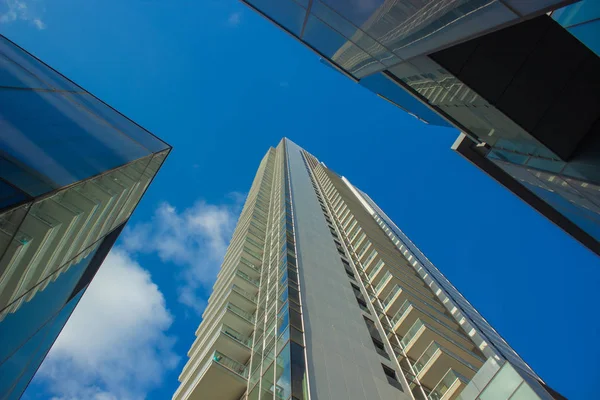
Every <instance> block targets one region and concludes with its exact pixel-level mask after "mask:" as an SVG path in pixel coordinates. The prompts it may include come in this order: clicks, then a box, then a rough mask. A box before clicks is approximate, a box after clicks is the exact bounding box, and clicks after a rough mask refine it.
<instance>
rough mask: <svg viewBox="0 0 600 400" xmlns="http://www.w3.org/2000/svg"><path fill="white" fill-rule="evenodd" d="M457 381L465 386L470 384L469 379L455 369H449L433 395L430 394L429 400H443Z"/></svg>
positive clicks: (433, 391)
mask: <svg viewBox="0 0 600 400" xmlns="http://www.w3.org/2000/svg"><path fill="white" fill-rule="evenodd" d="M456 381H461V382H463V383H464V384H465V385H466V384H468V383H469V379H467V378H466V377H464V376H463V375H461V374H459V373H458V372H456V371H454V370H453V369H449V370H448V372H446V375H444V377H443V378H442V379H441V380H440V381H439V382H438V384H437V385H436V386H435V387H434V388H433V390H432V391H431V393H429V400H442V398H443V397H444V395H445V394H446V392H447V391H448V390H449V389H450V388H451V387H452V385H454V383H456Z"/></svg>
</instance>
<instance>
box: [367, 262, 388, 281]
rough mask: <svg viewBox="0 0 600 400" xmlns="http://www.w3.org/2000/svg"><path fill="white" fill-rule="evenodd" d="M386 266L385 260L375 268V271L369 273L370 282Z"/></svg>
mask: <svg viewBox="0 0 600 400" xmlns="http://www.w3.org/2000/svg"><path fill="white" fill-rule="evenodd" d="M384 265H385V263H384V262H383V260H379V261H378V262H377V265H376V266H375V268H373V271H371V272H370V273H369V280H371V279H373V278H374V277H375V275H377V274H378V273H379V271H381V268H383V266H384Z"/></svg>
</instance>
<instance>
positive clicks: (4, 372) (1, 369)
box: [0, 320, 53, 399]
mask: <svg viewBox="0 0 600 400" xmlns="http://www.w3.org/2000/svg"><path fill="white" fill-rule="evenodd" d="M52 322H53V320H52V321H50V323H49V324H47V325H46V326H45V327H44V328H42V329H40V330H39V331H38V332H37V333H36V334H35V335H34V336H33V337H31V338H30V339H29V340H28V341H27V342H26V343H25V344H23V345H22V346H21V347H20V348H19V349H18V350H17V351H16V352H15V353H14V354H12V355H11V357H10V358H9V359H8V360H6V361H5V362H3V363H2V364H0V393H2V394H3V396H4V395H5V394H6V393H9V392H12V389H13V388H14V386H15V384H16V383H17V382H18V381H19V380H20V379H21V378H22V375H23V374H24V372H25V370H26V369H27V366H28V365H29V364H30V363H31V362H32V361H34V360H33V359H34V358H35V355H36V354H38V349H39V348H40V347H41V346H40V345H41V344H42V342H43V341H44V338H45V337H46V334H47V333H48V329H46V328H47V327H50V326H51V325H52ZM2 398H3V399H5V398H6V397H2Z"/></svg>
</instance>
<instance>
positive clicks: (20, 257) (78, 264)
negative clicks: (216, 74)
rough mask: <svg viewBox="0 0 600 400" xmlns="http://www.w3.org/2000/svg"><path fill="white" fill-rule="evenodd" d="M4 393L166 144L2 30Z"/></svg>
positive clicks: (68, 304) (20, 378)
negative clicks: (39, 58)
mask: <svg viewBox="0 0 600 400" xmlns="http://www.w3.org/2000/svg"><path fill="white" fill-rule="evenodd" d="M0 70H1V71H2V74H0V87H1V88H0V397H1V398H3V399H18V398H19V397H20V396H21V394H22V393H23V391H24V390H25V388H26V386H27V384H28V383H29V381H30V379H31V378H32V377H33V374H34V373H35V371H36V370H37V368H38V367H39V365H40V364H41V362H42V360H43V358H44V357H45V355H46V353H47V352H48V350H49V349H50V347H51V345H52V343H53V342H54V340H55V339H56V337H57V336H58V333H59V332H60V330H61V329H62V327H63V326H64V324H65V323H66V321H67V319H68V318H69V316H70V315H71V312H72V311H73V309H74V307H75V306H76V304H77V302H78V301H79V299H80V298H81V295H82V294H83V293H84V291H85V289H86V287H87V285H88V283H89V282H90V280H91V279H92V278H93V276H94V275H95V273H96V271H97V270H98V268H99V267H100V265H101V263H102V261H103V260H104V257H105V256H106V255H107V253H108V251H109V250H110V249H111V247H112V245H113V244H114V242H115V241H116V239H117V237H118V235H119V233H120V232H121V230H122V229H123V226H124V225H125V223H126V222H127V220H128V219H129V217H130V216H131V213H132V212H133V210H134V208H135V207H136V205H137V204H138V202H139V201H140V199H141V197H142V195H143V194H144V192H145V190H146V189H147V187H148V185H149V184H150V182H151V180H152V178H153V177H154V176H155V174H156V173H157V171H158V169H159V168H160V166H161V165H162V163H163V162H164V159H165V157H166V156H167V155H168V153H169V151H170V146H169V145H167V144H166V143H164V142H162V141H161V140H160V139H158V138H156V137H155V136H153V135H152V134H151V133H149V132H148V131H146V130H144V129H143V128H141V127H139V126H138V125H136V124H135V123H134V122H132V121H131V120H129V119H127V118H126V117H124V116H123V115H121V114H120V113H118V112H117V111H116V110H114V109H112V108H110V107H109V106H107V105H106V104H105V103H102V102H101V101H100V100H98V99H97V98H95V97H94V96H92V95H91V94H89V93H88V92H86V91H85V90H83V89H82V88H80V87H79V86H77V85H76V84H74V83H73V82H71V81H69V80H68V79H66V78H65V77H63V76H62V75H60V74H59V73H57V72H56V71H54V70H52V69H51V68H49V67H48V66H47V65H45V64H43V63H42V62H41V61H39V60H37V59H36V58H34V57H32V56H31V55H30V54H28V53H27V52H25V51H24V50H22V49H21V48H19V47H18V46H16V45H15V44H13V43H11V42H10V41H8V40H7V39H5V38H3V37H0Z"/></svg>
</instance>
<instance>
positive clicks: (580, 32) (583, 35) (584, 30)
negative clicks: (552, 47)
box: [569, 2, 600, 55]
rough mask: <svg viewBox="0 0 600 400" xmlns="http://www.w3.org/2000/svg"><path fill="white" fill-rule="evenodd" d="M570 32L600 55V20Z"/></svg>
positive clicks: (571, 29)
mask: <svg viewBox="0 0 600 400" xmlns="http://www.w3.org/2000/svg"><path fill="white" fill-rule="evenodd" d="M598 4H600V2H599V3H598ZM569 32H571V34H572V35H573V36H575V37H576V38H577V39H579V40H580V41H581V42H582V43H583V44H585V45H586V46H587V47H588V48H589V49H590V50H592V51H593V52H594V53H596V54H598V55H600V20H596V21H594V22H588V23H587V24H583V25H578V26H575V27H573V28H569Z"/></svg>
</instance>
